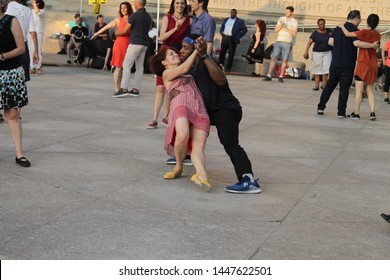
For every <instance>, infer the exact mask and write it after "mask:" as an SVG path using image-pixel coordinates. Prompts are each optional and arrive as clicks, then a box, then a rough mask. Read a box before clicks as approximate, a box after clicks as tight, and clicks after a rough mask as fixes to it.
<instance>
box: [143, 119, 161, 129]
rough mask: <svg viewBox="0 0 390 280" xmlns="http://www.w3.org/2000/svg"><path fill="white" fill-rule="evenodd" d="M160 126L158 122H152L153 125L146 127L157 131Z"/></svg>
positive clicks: (149, 124)
mask: <svg viewBox="0 0 390 280" xmlns="http://www.w3.org/2000/svg"><path fill="white" fill-rule="evenodd" d="M157 126H158V124H157V122H156V121H152V122H151V123H148V125H147V126H146V128H147V129H155V128H157Z"/></svg>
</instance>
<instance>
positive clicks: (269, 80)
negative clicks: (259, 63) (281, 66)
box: [263, 76, 272, 82]
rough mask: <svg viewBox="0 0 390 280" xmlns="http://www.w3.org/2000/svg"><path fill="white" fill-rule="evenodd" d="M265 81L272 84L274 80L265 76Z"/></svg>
mask: <svg viewBox="0 0 390 280" xmlns="http://www.w3.org/2000/svg"><path fill="white" fill-rule="evenodd" d="M263 81H266V82H271V81H272V78H271V77H268V76H265V77H264V79H263Z"/></svg>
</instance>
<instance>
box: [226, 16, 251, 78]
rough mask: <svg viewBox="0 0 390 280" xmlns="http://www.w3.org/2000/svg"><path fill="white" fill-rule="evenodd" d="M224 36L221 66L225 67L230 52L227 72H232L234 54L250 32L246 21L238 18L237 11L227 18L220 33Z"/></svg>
mask: <svg viewBox="0 0 390 280" xmlns="http://www.w3.org/2000/svg"><path fill="white" fill-rule="evenodd" d="M219 32H220V33H221V35H222V41H221V52H220V54H219V64H222V65H224V63H225V56H226V52H227V51H229V59H228V63H227V66H226V71H227V72H230V70H231V69H232V66H233V60H234V54H235V52H236V47H237V44H239V43H240V39H241V38H242V37H243V36H244V35H245V34H246V32H248V28H247V27H246V25H245V23H244V21H243V20H242V19H240V18H238V17H237V10H236V9H232V10H231V11H230V17H228V18H225V19H224V20H223V23H222V25H221V29H220V31H219Z"/></svg>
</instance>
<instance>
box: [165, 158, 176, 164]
mask: <svg viewBox="0 0 390 280" xmlns="http://www.w3.org/2000/svg"><path fill="white" fill-rule="evenodd" d="M165 164H169V165H174V164H176V158H175V157H171V158H169V159H167V160H166V161H165Z"/></svg>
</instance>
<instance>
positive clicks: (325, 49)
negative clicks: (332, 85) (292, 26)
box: [303, 18, 332, 90]
mask: <svg viewBox="0 0 390 280" xmlns="http://www.w3.org/2000/svg"><path fill="white" fill-rule="evenodd" d="M325 23H326V21H325V19H323V18H320V19H318V20H317V25H318V28H317V29H316V30H315V31H314V32H313V33H312V34H311V35H310V38H309V41H308V42H307V45H306V49H305V52H304V53H303V58H304V59H309V49H310V47H311V45H312V44H313V43H314V46H313V52H312V57H311V63H310V73H311V74H314V82H315V86H314V88H313V90H320V80H321V81H322V86H321V88H322V89H324V88H325V86H326V82H327V81H328V75H329V67H330V63H331V61H332V47H331V46H330V45H329V44H328V41H329V38H330V36H331V34H332V32H331V31H330V30H328V29H326V28H325Z"/></svg>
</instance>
